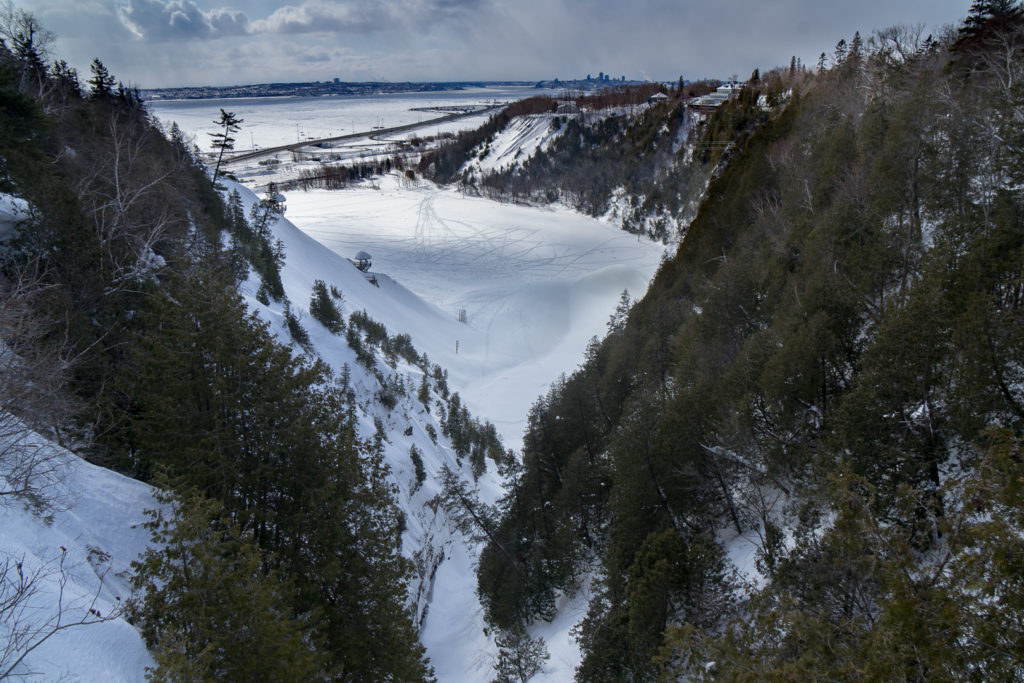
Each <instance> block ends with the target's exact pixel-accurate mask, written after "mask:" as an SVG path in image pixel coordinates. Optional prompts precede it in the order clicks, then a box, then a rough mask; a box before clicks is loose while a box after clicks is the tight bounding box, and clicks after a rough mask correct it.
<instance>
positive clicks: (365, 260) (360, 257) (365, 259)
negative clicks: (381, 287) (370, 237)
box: [352, 251, 372, 273]
mask: <svg viewBox="0 0 1024 683" xmlns="http://www.w3.org/2000/svg"><path fill="white" fill-rule="evenodd" d="M352 264H353V265H354V266H355V267H356V268H358V269H359V270H361V271H363V272H364V273H365V272H366V271H368V270H369V269H370V266H371V265H372V264H371V263H370V255H369V254H367V253H366V252H365V251H361V252H359V253H358V254H356V258H355V260H354V261H352Z"/></svg>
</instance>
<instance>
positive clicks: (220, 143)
mask: <svg viewBox="0 0 1024 683" xmlns="http://www.w3.org/2000/svg"><path fill="white" fill-rule="evenodd" d="M242 122H243V120H242V119H240V118H237V117H236V116H235V115H234V113H232V112H228V111H224V109H223V107H222V108H221V110H220V118H219V119H217V120H216V121H214V123H216V124H217V125H218V126H221V128H222V130H220V131H218V132H216V133H209V136H210V137H211V138H213V140H212V143H213V148H214V150H216V151H217V163H216V164H214V167H213V182H214V183H216V182H217V178H219V177H220V175H221V173H220V165H221V162H222V161H223V160H224V153H225V152H229V151H231V150H233V149H234V148H235V138H233V137H232V134H234V133H237V132H238V131H239V129H240V128H241V124H242Z"/></svg>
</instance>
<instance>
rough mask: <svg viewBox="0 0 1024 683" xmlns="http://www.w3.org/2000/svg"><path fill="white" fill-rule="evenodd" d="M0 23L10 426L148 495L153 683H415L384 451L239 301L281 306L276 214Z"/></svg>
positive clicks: (20, 460)
mask: <svg viewBox="0 0 1024 683" xmlns="http://www.w3.org/2000/svg"><path fill="white" fill-rule="evenodd" d="M2 9H3V10H4V11H3V17H2V19H3V21H2V22H0V23H2V26H0V29H2V35H0V37H2V41H3V42H2V43H0V192H2V193H4V195H8V196H13V197H16V198H18V199H19V201H21V202H22V204H21V206H23V207H24V210H23V212H22V216H21V220H20V222H19V224H18V225H17V226H16V228H15V229H14V230H13V231H12V232H11V233H9V234H8V235H7V236H6V237H7V240H6V241H5V243H4V245H3V248H2V252H0V258H2V261H0V335H2V339H3V359H4V363H3V364H2V368H0V378H2V382H3V409H4V425H5V427H6V426H7V425H8V424H15V425H16V426H17V425H26V426H27V427H17V428H18V429H25V428H31V429H33V430H35V431H37V432H39V433H40V434H44V435H46V436H47V437H48V438H50V439H51V440H53V441H55V442H59V443H60V444H62V445H64V446H66V447H67V448H69V449H71V450H73V451H76V452H78V453H81V454H83V455H85V456H87V457H88V458H89V459H91V460H92V461H94V462H96V463H100V464H103V465H105V466H107V467H111V468H114V469H117V470H119V471H121V472H124V473H126V474H129V475H131V476H134V477H137V478H140V479H142V480H144V481H149V482H152V483H155V484H157V485H159V486H161V488H162V489H163V490H164V491H166V500H165V504H164V506H163V507H162V509H161V510H160V511H159V512H155V513H154V518H153V520H152V527H153V531H154V534H155V539H156V540H157V541H159V543H158V544H156V545H155V546H154V549H153V550H151V551H150V552H149V553H147V554H146V556H145V557H143V558H141V560H140V562H139V563H138V564H137V567H136V568H137V574H136V576H135V579H134V581H135V584H136V586H137V587H138V588H139V593H138V595H137V597H136V600H134V601H133V602H132V604H131V606H130V609H129V611H128V613H129V614H130V616H131V618H132V619H133V621H134V623H135V624H136V625H137V626H138V628H139V629H140V630H141V632H142V633H143V635H144V636H145V638H146V641H147V643H148V645H149V646H150V647H151V649H152V652H153V653H154V658H155V660H156V664H157V667H156V668H155V669H154V670H153V671H152V672H151V675H152V676H153V678H154V679H156V680H214V679H217V680H296V681H300V680H302V681H305V680H315V679H331V680H349V681H366V680H392V681H399V680H423V679H429V678H431V677H432V672H431V670H430V667H429V665H428V664H427V662H426V661H425V657H424V653H423V648H422V646H421V645H420V644H419V642H418V639H417V635H416V631H415V628H414V626H413V623H412V621H411V617H410V615H409V613H408V609H407V604H408V596H407V582H408V579H409V577H410V575H411V571H412V567H411V565H410V563H409V562H408V561H407V560H406V559H404V558H403V557H402V556H401V555H400V547H401V530H402V525H403V520H402V517H401V513H400V511H399V510H398V508H397V506H396V504H395V491H394V487H393V485H392V484H391V483H390V481H389V479H388V477H387V467H386V466H385V464H384V463H383V460H382V456H381V443H380V440H379V439H369V440H364V439H360V438H359V437H358V436H357V433H356V430H355V425H354V417H353V410H352V408H353V402H354V401H355V397H354V396H353V395H352V391H351V387H349V386H348V385H347V382H348V377H347V376H346V375H344V374H342V375H341V376H338V377H335V376H334V375H333V373H332V372H331V370H330V369H329V368H328V367H327V366H326V365H325V364H324V363H322V362H321V361H319V360H316V359H311V358H310V357H308V356H307V355H300V354H297V353H296V351H295V349H293V348H292V347H291V346H286V345H284V344H282V343H281V342H279V341H277V339H276V338H275V337H274V335H273V334H272V333H271V331H270V330H269V328H268V325H267V323H266V322H263V321H262V320H261V319H260V318H259V317H258V316H257V315H255V314H254V313H251V312H250V311H248V310H247V307H246V305H245V303H244V302H243V300H242V298H241V296H240V295H239V291H238V286H239V283H240V282H241V281H243V280H244V279H245V278H247V277H248V276H249V274H250V272H253V271H254V272H255V273H257V274H258V277H259V278H260V279H261V280H262V283H263V286H262V287H261V288H260V293H259V295H258V296H259V298H260V299H261V300H264V301H269V300H270V299H275V300H277V301H278V302H279V303H282V304H287V301H286V300H285V299H284V292H283V289H282V287H281V281H280V273H279V270H280V267H281V264H282V263H283V259H284V258H286V255H285V254H284V253H283V252H282V250H281V247H280V245H279V244H275V243H273V241H272V238H271V234H270V232H269V229H268V225H269V223H270V222H272V221H273V220H274V210H275V207H274V199H273V197H270V198H268V199H267V200H266V201H264V202H260V203H259V204H257V205H256V206H255V207H254V209H253V211H252V212H251V213H250V214H249V215H246V212H245V211H244V210H243V207H242V202H241V201H240V199H239V197H238V195H237V194H234V195H231V196H229V197H227V200H225V194H224V192H223V188H220V187H217V186H216V185H215V184H214V182H212V181H211V178H210V175H209V173H208V169H206V168H205V167H204V166H203V165H202V164H201V163H200V162H199V161H198V153H197V150H196V149H195V148H193V147H192V146H191V145H189V144H188V143H187V142H186V141H185V140H184V139H183V136H182V135H181V133H180V131H178V130H177V128H172V129H171V130H168V131H164V130H162V129H161V128H160V127H159V125H158V123H157V122H156V121H155V120H153V119H151V118H150V116H149V115H148V113H147V111H146V108H145V106H144V105H143V103H142V101H141V100H140V98H139V96H138V94H137V92H135V90H134V89H133V88H130V87H127V86H125V85H123V84H121V83H118V82H117V81H116V78H115V77H114V76H113V75H111V74H110V73H109V72H108V71H107V70H106V68H105V67H104V66H103V64H102V63H101V62H100V61H98V60H96V61H94V62H93V65H92V69H91V77H90V78H89V79H88V80H87V81H86V82H85V83H83V82H82V81H81V80H80V78H79V76H78V74H77V73H76V72H75V70H74V69H72V68H71V67H69V66H68V65H67V64H66V63H64V62H61V61H57V62H52V63H51V62H50V61H49V58H50V55H49V53H48V48H49V47H50V46H51V45H52V36H50V35H49V34H48V33H47V32H46V30H45V28H44V27H42V26H40V25H39V23H38V21H36V19H35V18H34V16H33V15H32V14H31V13H28V12H25V11H23V10H19V9H16V8H14V7H13V6H11V5H5V6H4V8H2ZM286 310H287V309H286ZM321 312H322V311H321ZM288 321H289V324H290V325H291V326H292V330H293V334H295V335H297V336H301V334H302V328H301V326H300V325H299V324H298V322H297V321H296V320H294V319H293V318H289V319H288ZM371 322H372V321H370V320H369V319H368V318H366V319H364V320H362V321H361V323H360V324H361V325H362V326H363V327H366V326H368V325H370V323H371ZM325 324H326V323H325ZM357 328H358V326H357ZM356 336H357V337H359V338H360V339H361V337H360V334H359V333H357V334H356ZM384 336H385V338H386V339H385V340H382V341H380V342H378V343H383V341H387V343H388V344H393V345H398V342H400V341H401V340H400V339H395V340H392V339H391V338H387V336H386V333H385V335H384ZM400 352H403V351H402V349H401V348H399V346H396V350H395V353H400ZM371 360H372V358H371ZM424 361H425V359H424ZM428 396H429V394H428ZM9 414H13V415H16V416H17V418H18V422H12V421H11V420H9V419H8V415H9ZM457 417H459V418H463V417H465V416H463V415H462V414H461V413H459V414H458V415H457ZM466 419H468V418H466ZM452 421H453V423H454V422H455V421H457V420H455V419H454V418H453V420H452ZM474 424H476V423H474ZM16 436H17V435H16V434H15V435H14V437H16ZM4 437H5V441H4V445H3V448H2V449H0V457H2V459H3V466H4V471H3V473H4V478H3V479H2V482H0V483H2V485H3V490H2V491H0V493H2V494H3V495H4V496H8V495H11V496H15V498H16V499H20V500H23V501H26V502H28V503H30V504H32V505H34V506H36V507H37V508H38V509H39V510H40V511H41V512H45V509H46V506H47V504H48V502H49V501H47V500H46V499H45V496H42V495H41V492H40V491H39V490H33V489H32V488H31V486H27V487H26V488H23V489H15V488H10V487H11V486H12V485H13V484H16V483H17V481H22V482H28V484H31V482H32V481H33V478H32V476H31V474H32V467H33V466H34V463H33V461H32V460H31V457H32V455H31V453H30V452H29V453H27V452H25V451H23V450H19V449H18V447H17V443H18V441H17V438H14V439H13V441H12V440H11V439H12V435H11V434H9V433H6V432H5V434H4ZM12 444H13V445H12ZM474 448H476V446H475V445H474ZM468 450H469V449H468V448H467V451H468ZM480 457H481V458H482V457H483V456H482V455H481V456H480ZM19 467H20V468H21V470H19ZM26 467H27V468H28V469H27V470H25V468H26ZM19 471H22V472H26V471H27V474H26V475H25V476H24V477H23V479H22V480H16V479H14V478H12V472H13V473H15V474H17V473H18V472H19ZM5 500H7V499H6V498H5ZM4 566H5V571H8V570H9V571H11V572H13V571H15V569H14V566H15V565H14V563H13V561H11V562H8V563H7V564H5V565H4ZM17 569H18V570H19V571H20V569H21V565H20V564H18V565H17ZM3 578H4V581H5V582H7V580H8V579H9V578H10V577H8V576H4V577H3ZM6 585H7V583H5V586H6ZM5 591H6V588H5ZM4 595H8V593H7V592H5V593H4ZM5 614H6V612H5ZM6 651H7V650H5V652H6ZM5 661H6V659H5Z"/></svg>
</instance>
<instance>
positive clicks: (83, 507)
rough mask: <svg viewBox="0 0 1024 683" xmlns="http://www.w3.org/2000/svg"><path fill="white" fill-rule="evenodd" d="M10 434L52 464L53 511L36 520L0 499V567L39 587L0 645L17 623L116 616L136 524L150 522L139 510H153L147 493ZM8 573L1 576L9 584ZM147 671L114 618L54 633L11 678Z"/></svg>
mask: <svg viewBox="0 0 1024 683" xmlns="http://www.w3.org/2000/svg"><path fill="white" fill-rule="evenodd" d="M18 437H19V438H20V442H21V443H20V445H21V446H23V447H28V448H36V447H38V448H41V449H43V451H45V452H47V453H48V455H47V457H52V458H53V463H54V464H55V466H56V469H55V473H56V475H57V477H56V479H55V480H54V482H55V483H54V485H53V486H52V487H50V489H49V493H50V495H51V496H52V499H53V503H54V505H55V507H54V508H53V509H52V510H50V512H49V513H47V514H44V515H43V516H40V515H38V514H36V513H34V512H33V511H31V510H29V509H27V508H26V506H25V505H24V504H23V503H22V502H21V501H20V500H18V499H14V498H12V497H10V496H3V497H0V562H3V561H5V560H8V561H10V562H11V566H10V569H11V570H13V567H14V565H15V564H17V563H21V565H22V571H23V572H24V573H25V574H26V575H29V576H31V575H36V576H37V578H36V581H35V585H36V587H37V588H38V590H37V592H36V593H35V594H34V595H32V596H31V597H30V598H29V599H28V600H27V601H26V602H25V603H24V606H25V610H24V611H23V612H20V613H19V614H18V615H17V616H15V615H11V616H12V617H14V618H8V619H7V620H6V621H5V622H4V623H0V647H2V645H3V644H4V643H6V642H8V639H9V636H10V633H11V630H10V629H11V627H12V626H15V625H16V624H17V625H20V626H26V625H27V626H29V627H30V628H33V629H37V628H41V629H43V631H44V632H45V631H48V630H50V629H51V628H52V627H54V626H56V625H57V624H58V621H57V617H58V611H59V612H60V622H59V623H62V624H66V623H70V622H74V621H79V620H81V619H83V618H85V619H89V620H93V619H94V618H95V617H93V616H90V615H89V614H88V611H89V609H94V610H96V611H97V612H98V614H99V615H100V616H104V617H109V616H110V615H111V614H112V613H115V611H116V610H117V609H118V607H119V606H120V605H122V604H123V602H124V601H125V600H126V599H127V598H128V597H129V596H130V595H131V588H130V586H129V583H128V579H129V576H130V570H129V565H130V563H131V562H132V560H134V559H136V558H137V557H138V556H139V555H140V554H141V553H142V552H143V551H144V550H145V549H146V543H147V542H148V541H149V537H150V535H149V531H148V530H147V529H145V528H144V527H143V526H142V525H143V523H145V522H146V521H148V519H149V518H148V517H147V516H146V514H145V510H146V509H152V508H156V507H158V503H157V502H156V501H155V499H154V498H153V490H152V489H151V488H150V487H149V486H147V485H145V484H142V483H140V482H138V481H135V480H133V479H129V478H127V477H123V476H121V475H119V474H116V473H114V472H111V471H110V470H106V469H103V468H102V467H97V466H95V465H91V464H89V463H87V462H85V461H84V460H82V459H80V458H78V457H77V456H75V455H72V454H71V453H68V452H67V451H65V450H63V449H61V448H59V447H58V446H55V445H53V444H52V443H50V442H48V441H46V440H45V439H43V438H42V437H40V436H38V435H36V434H34V433H32V432H28V431H25V432H24V433H21V434H19V435H18ZM4 448H5V449H6V448H8V446H7V445H5V446H4ZM8 454H9V451H8ZM4 481H5V480H4ZM2 487H3V482H2V481H0V488H2ZM48 516H52V518H51V519H48V518H47V517H48ZM62 549H63V550H62ZM65 551H66V554H64V553H65ZM62 554H64V558H63V563H62V560H61V556H62ZM14 575H15V573H14V571H9V573H8V579H13V577H14ZM62 575H63V576H64V577H66V585H65V586H64V588H63V597H62V598H61V597H60V594H61V585H60V583H61V578H62ZM6 594H7V595H10V593H9V592H6ZM118 598H120V600H119V599H118ZM58 605H61V606H62V609H61V610H58ZM32 640H33V641H35V640H40V639H38V638H34V639H32ZM9 662H13V658H11V659H10V660H9ZM153 664H154V663H153V660H152V657H151V656H150V655H149V653H148V652H147V650H146V646H145V643H144V642H143V640H142V637H141V636H140V635H139V633H138V632H137V631H136V630H135V629H134V627H132V626H131V625H130V624H128V622H127V621H125V620H124V619H123V618H118V619H114V620H110V621H105V622H103V623H95V624H89V625H80V626H73V627H71V628H68V629H66V630H60V631H59V632H57V633H55V634H54V635H53V636H52V637H50V638H48V639H46V640H44V641H42V643H41V644H40V645H39V646H38V647H37V648H35V649H34V650H32V651H31V652H30V653H29V654H28V656H27V657H26V658H25V659H24V660H23V661H22V663H21V665H20V666H19V667H18V668H16V669H15V671H14V672H13V675H12V680H31V681H55V680H61V681H111V682H114V681H140V680H142V679H143V677H144V671H145V668H146V667H147V666H153Z"/></svg>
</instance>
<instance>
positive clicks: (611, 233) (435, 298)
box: [286, 175, 664, 450]
mask: <svg viewBox="0 0 1024 683" xmlns="http://www.w3.org/2000/svg"><path fill="white" fill-rule="evenodd" d="M376 187H378V188H379V189H375V188H374V186H371V185H370V184H365V185H362V186H360V187H358V188H355V189H349V190H343V191H329V190H316V191H311V192H291V193H288V194H287V198H288V209H287V213H286V217H287V218H288V220H289V221H290V222H292V223H294V224H295V225H298V226H300V227H301V228H302V230H303V231H304V232H305V233H306V234H308V235H309V236H311V237H313V238H315V239H316V240H317V241H319V242H320V243H321V244H323V245H324V246H326V247H328V248H329V249H331V250H333V251H334V252H336V253H337V254H339V255H344V256H346V257H350V258H351V257H354V256H355V254H356V253H357V252H358V251H360V250H364V251H367V252H369V253H370V254H371V255H372V256H373V268H372V272H375V273H380V274H384V275H386V276H387V280H384V279H381V278H378V279H381V281H382V289H384V291H383V292H380V291H374V290H373V289H370V290H366V288H365V287H362V286H360V287H359V288H357V290H355V291H353V292H352V296H351V297H349V293H348V291H346V299H347V300H348V301H349V303H350V304H351V305H352V308H357V309H358V308H363V307H366V308H367V310H368V311H369V313H370V315H371V317H373V318H375V319H377V320H380V321H381V322H383V323H384V324H385V325H387V327H388V329H389V331H392V332H393V333H394V332H407V333H409V334H411V335H412V339H413V344H414V345H415V346H416V348H417V349H419V350H420V351H421V352H424V351H425V352H426V353H427V354H428V355H429V357H430V358H431V360H432V361H433V362H435V363H439V364H440V365H441V366H442V367H444V368H446V369H447V370H448V371H449V373H451V379H450V384H451V385H452V386H453V387H454V388H455V390H457V391H458V392H459V393H460V395H461V396H462V397H463V399H465V401H466V402H467V405H468V406H469V408H470V410H471V411H472V412H473V413H474V414H475V415H476V416H478V417H480V418H486V419H488V420H490V421H491V422H493V423H494V424H495V426H496V427H497V428H498V431H499V433H500V434H501V436H502V438H503V439H504V441H505V444H506V446H508V447H511V448H514V449H516V450H518V449H519V448H520V446H521V442H522V435H523V429H524V427H525V424H526V416H527V412H528V410H529V408H530V405H532V403H533V402H534V401H535V400H536V399H537V397H538V396H540V395H541V394H543V393H545V392H546V391H547V388H548V386H549V384H550V383H551V382H552V381H553V380H555V379H556V378H557V377H558V376H559V375H560V374H561V373H569V372H571V371H572V370H574V369H575V368H576V367H577V366H578V365H579V364H580V362H581V361H582V358H583V352H584V350H585V348H586V345H587V342H588V341H589V340H590V338H591V337H593V336H595V335H597V336H603V335H604V333H605V331H606V326H607V321H608V317H609V316H610V315H611V313H612V311H613V310H614V309H615V305H616V303H617V302H618V299H619V295H620V294H621V293H622V291H623V290H624V289H628V290H629V291H630V293H631V294H632V295H633V297H634V298H639V297H640V296H642V295H643V293H644V292H645V291H646V290H647V286H648V284H649V282H650V279H651V277H652V276H653V274H654V272H655V270H656V269H657V266H658V264H659V263H660V260H661V257H662V254H663V251H664V247H663V246H661V245H659V244H655V243H652V242H649V241H647V240H638V239H637V237H636V236H633V235H629V234H627V233H625V232H623V231H621V230H619V229H618V228H616V227H615V226H614V225H612V224H610V223H607V222H603V221H599V220H596V219H593V218H590V217H587V216H584V215H581V214H579V213H577V212H575V211H572V210H570V209H567V208H564V207H560V206H555V207H553V208H551V207H546V208H536V207H528V206H520V205H513V204H498V203H495V202H493V201H490V200H487V199H481V198H475V197H467V196H463V195H462V194H460V193H459V192H458V191H455V190H448V189H439V188H437V187H436V186H435V185H433V184H430V183H408V182H407V181H406V179H405V178H401V177H398V176H395V175H392V176H389V177H387V178H385V179H384V180H383V181H382V182H380V183H379V184H378V185H377V186H376ZM303 258H304V257H303ZM287 261H288V262H287V264H286V268H288V269H289V270H290V267H291V265H292V262H293V255H292V252H291V249H290V248H289V252H288V254H287ZM314 270H316V271H317V272H319V273H320V275H316V276H314V275H312V274H311V273H312V272H313V271H314ZM306 272H307V273H309V274H307V275H306V277H305V280H308V285H309V286H311V284H312V278H313V277H322V278H323V279H325V280H326V281H328V282H330V281H331V277H330V276H331V275H332V272H331V270H328V271H326V272H324V271H323V270H319V269H314V268H310V269H308V270H307V271H306ZM385 281H387V282H388V283H389V285H388V286H384V282H385ZM391 282H394V283H401V285H402V287H403V290H402V295H401V298H400V299H395V303H399V301H400V302H401V306H400V307H395V305H394V304H392V303H391V302H390V301H388V300H387V299H388V298H391V296H392V295H391V294H390V291H391V290H390V288H389V287H390V284H391ZM302 284H303V285H306V282H303V283H302ZM338 284H341V283H338ZM409 290H411V291H409ZM305 291H309V290H308V286H307V287H306V289H305ZM364 291H366V292H367V293H368V294H369V297H368V298H367V297H365V296H363V292H364ZM411 292H415V293H416V295H412V294H411ZM383 295H386V296H383ZM396 296H397V295H396ZM292 299H293V302H299V301H303V300H308V295H306V296H304V297H303V298H301V299H300V298H298V297H297V296H296V297H292ZM424 302H425V304H426V305H425V304H424ZM460 310H464V311H465V312H466V317H467V320H468V324H460V323H458V314H459V311H460ZM428 311H429V314H428V313H427V312H428ZM456 343H457V344H458V353H456Z"/></svg>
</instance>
